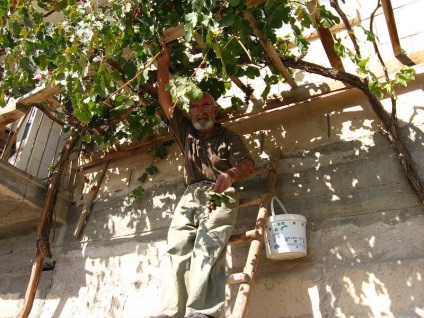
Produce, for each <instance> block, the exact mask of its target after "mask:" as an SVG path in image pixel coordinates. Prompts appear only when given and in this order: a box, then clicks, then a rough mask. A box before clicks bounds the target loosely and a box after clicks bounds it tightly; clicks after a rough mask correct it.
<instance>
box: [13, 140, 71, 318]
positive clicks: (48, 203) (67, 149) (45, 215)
mask: <svg viewBox="0 0 424 318" xmlns="http://www.w3.org/2000/svg"><path fill="white" fill-rule="evenodd" d="M77 141H78V139H77V138H72V137H71V138H69V140H68V142H67V143H66V144H65V146H64V147H63V150H62V152H61V155H60V158H59V160H58V163H57V165H56V168H55V169H54V171H53V173H52V175H51V181H50V183H49V186H48V188H47V194H46V198H45V200H44V206H43V212H42V213H41V217H40V223H39V224H38V228H37V237H38V239H37V244H36V250H35V256H34V261H33V265H32V270H31V277H30V280H29V283H28V288H27V291H26V294H25V300H24V304H23V306H22V309H21V311H20V312H19V314H18V318H27V317H28V316H29V314H30V312H31V309H32V305H33V303H34V298H35V294H36V292H37V288H38V284H39V282H40V279H41V272H42V269H43V265H44V260H45V259H46V257H48V256H50V242H49V236H50V230H51V227H52V225H53V212H54V206H55V203H56V198H57V194H58V192H59V186H60V180H61V176H62V172H63V169H64V167H65V165H66V163H67V161H68V158H69V155H70V154H71V152H72V150H73V149H74V147H75V145H76V144H77Z"/></svg>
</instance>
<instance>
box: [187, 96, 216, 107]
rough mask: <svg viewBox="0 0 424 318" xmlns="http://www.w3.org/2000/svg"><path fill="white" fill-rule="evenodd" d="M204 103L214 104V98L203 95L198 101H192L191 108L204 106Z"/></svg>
mask: <svg viewBox="0 0 424 318" xmlns="http://www.w3.org/2000/svg"><path fill="white" fill-rule="evenodd" d="M202 105H213V100H212V98H210V97H209V96H203V97H202V98H201V99H199V100H198V101H197V102H191V103H190V108H191V107H196V106H202Z"/></svg>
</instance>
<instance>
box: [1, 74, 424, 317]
mask: <svg viewBox="0 0 424 318" xmlns="http://www.w3.org/2000/svg"><path fill="white" fill-rule="evenodd" d="M421 79H422V75H419V76H418V77H417V81H415V82H414V83H413V84H411V85H410V86H409V88H408V89H407V90H406V89H405V90H403V91H401V95H400V98H399V101H398V106H399V108H398V110H399V123H400V127H401V133H402V135H403V138H404V141H405V142H406V144H407V146H408V149H409V150H410V152H411V153H412V155H413V157H414V159H415V162H416V164H417V167H418V170H419V173H420V176H421V177H422V178H423V177H424V165H423V164H422V162H424V161H423V160H422V156H423V154H422V153H423V145H424V144H423V141H424V134H423V132H424V108H423V105H424V93H423V91H422V84H421V83H422V81H421ZM386 102H387V101H384V103H385V104H386ZM387 106H388V107H389V105H387ZM230 128H231V129H233V130H235V131H237V132H239V133H241V134H243V135H244V136H245V140H246V143H247V144H248V145H249V147H250V149H251V151H252V153H253V155H254V157H255V159H256V161H257V164H258V165H261V164H264V163H266V162H267V156H268V155H270V154H271V152H272V149H273V148H274V147H275V146H280V147H282V150H283V151H282V156H281V158H280V161H279V164H280V165H279V172H278V179H277V187H276V195H277V196H278V197H279V198H280V199H281V200H282V201H283V203H284V205H285V207H286V208H287V210H288V211H289V213H296V214H302V215H304V216H305V217H306V218H307V219H308V225H307V237H308V255H307V256H306V257H304V258H300V259H296V260H290V261H281V262H274V261H270V260H268V259H267V258H266V257H265V253H264V251H262V253H261V256H260V265H259V268H258V273H257V277H256V284H255V287H254V289H253V295H252V298H251V302H250V304H249V308H248V315H247V317H249V318H257V317H263V318H268V317H269V318H271V317H299V318H300V317H423V316H424V301H423V299H424V285H423V284H422V279H423V278H422V277H423V270H422V268H423V259H424V255H423V254H424V242H423V237H424V235H423V234H424V233H423V232H424V230H423V229H424V208H423V205H422V203H420V202H419V201H418V199H417V197H416V196H415V194H414V192H413V191H412V189H411V187H410V185H409V183H408V182H407V180H406V179H405V176H404V173H403V170H402V168H401V166H400V163H399V161H398V159H397V155H396V154H395V152H394V150H393V148H392V146H391V144H390V142H389V140H388V138H387V136H386V135H385V133H384V131H383V130H382V129H381V125H380V124H379V121H378V119H377V118H376V116H375V114H374V113H373V112H372V111H371V109H370V107H369V105H368V103H367V101H366V100H365V99H364V98H363V97H362V96H361V94H360V93H359V92H358V91H356V90H349V91H345V92H343V93H338V94H335V95H333V96H331V97H326V98H325V99H322V100H321V99H317V100H312V101H309V102H306V103H304V104H303V105H298V106H296V107H287V108H283V109H280V110H277V111H274V112H271V113H269V114H263V115H262V116H257V117H255V118H253V119H251V120H246V121H242V122H237V123H234V124H232V125H231V127H230ZM152 155H153V154H152V153H148V152H146V153H141V154H139V155H135V156H131V157H127V158H124V159H120V160H117V161H112V162H110V163H109V166H108V170H107V172H106V175H105V179H104V182H103V183H102V185H101V188H100V192H99V196H98V197H97V198H96V200H95V201H94V204H93V206H92V211H91V214H90V216H89V218H88V220H87V223H86V225H85V228H84V231H83V234H82V236H81V237H80V238H78V239H77V238H74V237H73V235H72V234H73V231H74V229H75V226H76V223H77V220H78V218H79V215H80V212H81V208H82V206H83V204H84V202H85V200H87V194H88V193H89V190H88V189H89V187H90V186H89V183H88V184H87V183H85V181H84V178H83V176H82V175H79V179H78V180H79V181H78V183H77V186H76V189H75V193H76V204H75V206H74V207H73V210H72V212H71V213H69V214H68V220H67V224H65V225H63V226H60V227H57V228H56V230H55V233H54V239H53V235H52V240H53V242H52V252H53V258H54V259H53V260H54V261H55V262H56V266H55V268H54V270H52V271H46V272H43V275H42V280H41V284H40V287H39V291H38V294H37V297H36V302H35V304H34V308H33V311H32V313H31V317H49V318H50V317H77V316H84V317H140V318H144V317H148V316H149V315H151V314H153V313H155V312H156V309H157V307H158V304H159V299H160V298H159V297H160V292H161V290H162V289H164V288H166V281H163V280H162V274H161V273H162V272H161V271H162V270H163V268H162V260H163V258H164V253H165V248H166V234H167V229H168V227H169V224H170V221H171V218H172V211H173V208H174V207H175V205H176V204H177V202H178V198H179V197H180V195H181V194H182V193H183V191H184V187H183V185H182V179H181V169H182V157H181V155H180V154H179V150H178V148H177V146H176V145H174V146H172V147H171V148H170V149H169V155H168V157H167V159H165V160H163V161H161V160H159V161H157V162H155V164H157V166H158V167H159V170H160V173H159V174H157V175H155V176H153V177H152V178H151V180H149V181H148V182H146V183H145V185H144V186H145V188H146V193H145V195H144V197H143V199H142V201H133V200H131V198H130V197H129V194H130V192H131V191H132V190H133V189H134V188H136V187H137V186H138V185H139V183H138V181H137V178H138V177H139V176H141V174H142V173H143V172H144V169H145V167H147V166H148V165H150V163H151V162H152ZM97 170H98V168H97V167H93V168H91V169H87V170H86V171H84V175H85V176H86V177H87V178H88V179H89V180H92V179H94V177H95V174H96V173H97ZM265 184H266V178H264V177H255V178H251V179H248V180H246V181H245V182H244V183H242V185H241V186H242V187H243V190H242V191H241V196H242V197H254V196H256V195H259V193H260V192H261V191H262V189H263V188H264V185H265ZM256 212H257V209H256V208H247V209H244V210H241V211H240V212H239V216H238V220H237V228H236V229H235V232H241V231H244V230H247V229H249V228H251V227H252V226H253V225H254V223H255V217H256ZM34 249H35V233H32V234H29V235H26V236H18V237H14V238H10V239H4V240H1V241H0V250H1V251H2V253H1V254H0V264H1V265H0V273H1V275H0V277H1V280H0V306H1V308H2V310H1V312H0V317H15V316H16V314H17V312H18V311H19V309H20V307H21V306H22V304H23V298H24V295H25V289H26V284H27V282H28V279H29V275H30V269H31V258H32V256H33V253H34ZM246 252H247V245H243V244H242V245H237V246H231V247H230V248H229V250H228V254H227V260H228V267H229V271H230V272H233V271H235V272H237V271H239V270H240V269H241V268H242V267H243V265H244V260H245V257H246ZM227 294H228V297H229V298H228V303H227V305H226V308H225V310H224V311H223V316H228V317H229V316H230V314H231V310H232V307H233V306H234V296H235V294H236V287H228V289H227Z"/></svg>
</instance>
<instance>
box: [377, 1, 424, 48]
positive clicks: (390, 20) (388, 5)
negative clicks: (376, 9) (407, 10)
mask: <svg viewBox="0 0 424 318" xmlns="http://www.w3.org/2000/svg"><path fill="white" fill-rule="evenodd" d="M381 4H382V5H383V11H384V16H385V17H386V23H387V28H388V29H389V35H390V41H391V43H392V48H393V53H394V54H395V56H400V55H402V48H401V46H400V41H399V35H398V31H397V27H396V21H395V15H394V14H393V7H392V2H391V1H390V0H382V1H381ZM411 22H412V23H414V22H413V21H411ZM417 23H418V22H417Z"/></svg>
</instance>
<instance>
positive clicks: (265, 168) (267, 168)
mask: <svg viewBox="0 0 424 318" xmlns="http://www.w3.org/2000/svg"><path fill="white" fill-rule="evenodd" d="M272 169H274V166H273V165H272V164H270V163H267V164H266V165H263V166H262V167H258V168H256V169H255V170H253V171H252V173H250V174H249V176H248V178H250V177H253V176H257V175H258V174H262V173H264V172H267V171H270V170H272Z"/></svg>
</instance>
